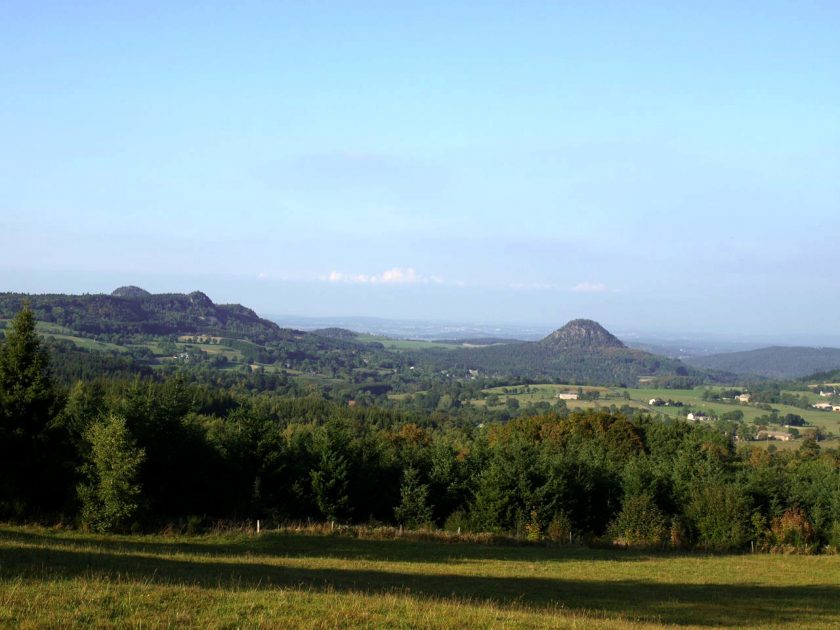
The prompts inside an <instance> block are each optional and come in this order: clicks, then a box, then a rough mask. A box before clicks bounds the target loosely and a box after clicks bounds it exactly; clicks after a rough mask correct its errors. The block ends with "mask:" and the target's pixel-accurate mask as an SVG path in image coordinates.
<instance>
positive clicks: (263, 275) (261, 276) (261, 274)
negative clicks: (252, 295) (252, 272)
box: [257, 271, 268, 280]
mask: <svg viewBox="0 0 840 630" xmlns="http://www.w3.org/2000/svg"><path fill="white" fill-rule="evenodd" d="M267 279H268V274H267V273H266V272H265V271H260V272H259V273H258V274H257V280H267Z"/></svg>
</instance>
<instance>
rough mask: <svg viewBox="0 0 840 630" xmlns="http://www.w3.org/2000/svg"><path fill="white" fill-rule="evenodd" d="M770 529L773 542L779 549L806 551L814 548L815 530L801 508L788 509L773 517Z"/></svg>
mask: <svg viewBox="0 0 840 630" xmlns="http://www.w3.org/2000/svg"><path fill="white" fill-rule="evenodd" d="M770 531H771V533H772V536H773V542H774V543H775V545H776V547H777V548H781V550H795V551H805V552H808V551H813V550H814V548H815V545H816V541H817V534H816V530H815V529H814V525H813V524H812V523H811V521H810V519H808V516H807V515H806V514H805V512H804V511H803V510H802V509H801V508H793V509H790V510H788V511H786V512H785V513H784V514H782V515H781V516H779V517H778V518H774V519H773V524H772V526H771V528H770Z"/></svg>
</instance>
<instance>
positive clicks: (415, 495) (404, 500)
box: [394, 467, 432, 529]
mask: <svg viewBox="0 0 840 630" xmlns="http://www.w3.org/2000/svg"><path fill="white" fill-rule="evenodd" d="M428 495H429V486H427V485H426V484H424V483H420V473H419V472H418V470H417V469H416V468H413V467H411V468H406V469H405V472H404V473H403V482H402V486H401V488H400V497H401V500H400V504H399V506H398V507H397V508H396V509H395V510H394V516H396V518H397V522H398V523H400V524H401V525H405V526H406V527H408V528H410V529H416V528H418V527H421V526H423V525H427V524H428V523H430V522H431V520H432V507H431V506H430V505H429V504H428Z"/></svg>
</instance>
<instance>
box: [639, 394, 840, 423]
mask: <svg viewBox="0 0 840 630" xmlns="http://www.w3.org/2000/svg"><path fill="white" fill-rule="evenodd" d="M626 391H627V392H628V393H629V394H630V398H631V399H632V400H634V401H637V402H641V403H643V404H647V403H648V402H649V401H650V399H651V398H661V399H662V400H669V399H670V400H675V401H681V402H683V403H685V404H686V405H688V406H689V407H690V408H691V409H694V410H698V409H700V410H705V411H709V412H712V413H714V414H715V415H721V414H724V413H727V412H729V411H734V410H735V409H740V410H741V411H742V412H744V421H745V422H752V421H753V420H754V419H755V418H758V417H759V416H764V415H767V414H768V413H769V412H768V411H765V410H763V409H759V408H758V407H756V406H753V405H744V404H739V403H726V402H717V401H704V400H703V399H702V398H701V397H702V395H703V389H702V388H698V389H627V390H626ZM794 393H801V392H794ZM809 398H814V397H813V396H811V395H809ZM770 406H771V407H772V408H773V409H777V410H778V411H779V415H781V416H784V415H785V414H788V413H795V414H798V415H800V416H802V417H803V418H805V420H807V421H808V422H809V423H810V424H813V425H814V426H821V427H824V428H825V429H826V430H828V431H831V432H832V433H838V432H840V413H836V412H830V411H818V410H816V409H801V408H799V407H792V406H790V405H779V404H775V403H774V404H772V405H770ZM653 410H654V411H657V412H660V413H663V414H668V415H672V416H674V417H677V416H681V417H685V414H686V411H685V409H683V408H681V407H654V408H653Z"/></svg>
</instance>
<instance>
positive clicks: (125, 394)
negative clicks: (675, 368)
mask: <svg viewBox="0 0 840 630" xmlns="http://www.w3.org/2000/svg"><path fill="white" fill-rule="evenodd" d="M50 357H51V355H50V354H49V353H48V352H47V350H46V348H45V347H44V346H43V344H42V342H41V340H40V339H39V337H38V335H37V334H36V331H35V316H34V313H33V311H32V310H31V309H28V308H24V309H23V310H22V311H21V312H20V313H19V314H17V315H16V316H15V318H14V320H13V321H12V322H11V324H10V325H9V326H8V328H7V330H6V334H5V340H4V341H3V343H2V346H0V518H3V519H10V520H33V519H38V520H52V521H55V520H64V521H68V522H71V523H74V524H77V525H79V526H83V527H87V528H91V529H93V530H97V531H112V530H114V531H124V530H129V529H131V530H149V529H156V528H160V527H163V526H165V525H167V524H172V523H174V524H177V523H184V522H189V523H192V524H193V525H196V526H200V525H201V524H202V523H210V522H213V521H215V520H219V519H226V520H245V519H254V518H263V519H269V520H274V521H275V522H281V521H290V520H306V519H315V520H320V521H333V522H338V523H351V522H365V523H369V522H373V523H385V524H393V523H399V524H402V525H405V526H407V527H433V528H447V529H461V530H462V531H491V532H501V533H509V534H514V535H518V536H522V537H524V538H529V539H532V540H543V539H548V540H564V539H568V537H569V536H570V535H572V536H573V537H577V538H582V539H585V540H589V541H591V542H593V543H595V542H602V543H604V542H612V543H618V544H630V545H647V546H666V545H670V546H674V547H688V548H691V547H697V548H703V549H742V548H744V547H745V546H746V547H749V545H750V544H751V543H752V544H753V545H756V546H757V547H758V548H761V549H796V550H801V551H818V550H825V549H831V548H834V549H837V548H838V546H840V453H838V452H837V451H835V450H827V449H823V448H821V447H820V445H819V444H818V443H816V442H815V441H813V440H805V441H804V442H803V443H802V446H801V447H800V448H798V449H797V450H793V451H783V452H768V451H767V450H759V449H754V448H741V449H736V448H735V444H734V442H733V438H732V435H731V434H728V433H726V432H723V431H721V430H719V428H718V427H716V426H714V425H689V424H687V423H685V422H682V421H676V420H668V419H664V418H661V417H652V416H651V415H648V414H643V413H640V412H638V411H631V410H629V409H625V410H613V411H574V412H569V411H568V410H565V409H563V408H558V409H556V410H553V411H548V412H546V413H541V414H539V415H530V416H529V415H520V416H519V417H516V418H514V419H511V420H509V421H507V422H499V421H494V420H492V418H488V419H487V421H485V422H476V421H475V420H473V419H467V418H463V417H459V416H458V415H457V414H450V413H447V412H446V411H442V410H439V409H438V410H435V411H430V412H424V411H421V410H415V411H406V410H397V409H383V408H381V407H378V406H376V405H375V404H363V403H356V404H348V403H345V402H341V401H335V400H326V399H325V398H324V397H323V396H322V395H321V394H320V393H319V392H317V391H310V392H305V391H300V390H296V389H295V387H294V386H291V385H289V384H288V383H287V384H285V385H284V384H283V383H279V382H278V383H276V384H275V385H276V387H274V388H272V387H271V386H270V385H269V386H261V387H257V386H254V383H253V381H252V380H249V379H254V378H257V377H256V375H249V376H248V377H245V376H244V375H242V376H241V378H239V375H236V374H233V375H228V376H226V377H225V378H227V379H229V380H228V381H224V380H220V381H217V382H202V381H200V380H193V381H191V382H190V381H188V380H186V379H184V378H183V376H181V375H178V374H177V373H174V374H167V373H163V374H161V373H155V374H147V375H143V374H132V375H130V374H128V372H125V373H123V372H120V370H119V369H117V370H115V371H114V372H113V373H111V374H110V375H108V376H97V377H92V378H86V377H85V376H84V374H81V373H80V378H78V379H76V380H75V381H74V382H73V383H72V384H70V385H63V384H62V383H61V382H60V381H59V380H57V379H56V378H55V376H54V373H53V371H52V367H51V358H50ZM67 360H68V361H71V360H72V358H68V359H67ZM277 378H281V377H279V376H278V377H277ZM263 385H266V384H265V383H263ZM354 402H355V401H354Z"/></svg>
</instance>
